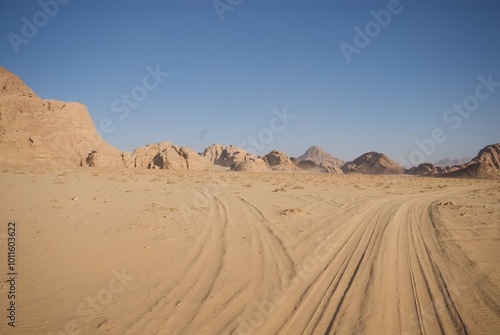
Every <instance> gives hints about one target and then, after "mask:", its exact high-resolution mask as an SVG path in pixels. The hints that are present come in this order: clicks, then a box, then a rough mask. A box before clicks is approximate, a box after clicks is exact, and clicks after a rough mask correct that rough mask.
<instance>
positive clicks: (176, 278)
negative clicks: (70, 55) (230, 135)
mask: <svg viewBox="0 0 500 335" xmlns="http://www.w3.org/2000/svg"><path fill="white" fill-rule="evenodd" d="M0 175H1V177H0V187H1V188H2V190H3V192H2V193H1V195H0V213H2V218H3V220H2V221H4V224H3V226H2V227H1V229H0V233H1V234H2V235H1V236H2V241H3V239H4V237H5V233H6V221H7V220H16V221H17V222H18V225H19V231H18V236H19V242H18V244H19V252H18V262H19V270H18V271H19V274H20V275H19V278H20V281H19V285H18V291H19V295H18V299H17V304H18V306H19V309H18V320H17V322H18V325H17V327H16V328H15V329H12V328H10V327H7V325H6V323H5V322H2V323H0V333H2V334H3V333H6V332H8V333H9V334H72V333H74V334H76V333H77V332H78V331H80V334H441V333H445V334H496V333H500V306H499V305H500V290H499V285H500V274H499V273H498V268H499V266H500V261H499V259H498V254H499V251H500V220H499V219H500V200H499V199H500V188H499V186H500V183H499V182H498V181H485V180H466V179H441V178H418V177H413V176H362V175H324V174H321V175H320V174H318V175H312V174H311V175H310V174H280V173H272V172H269V173H245V172H239V173H234V172H227V171H203V172H201V171H171V170H170V171H169V170H136V169H134V170H130V169H105V168H95V169H77V168H75V169H73V168H61V169H58V170H49V169H41V168H26V167H24V168H23V167H15V166H3V167H2V168H1V169H0ZM5 262H6V260H5V257H2V261H1V263H0V266H2V268H4V266H5ZM3 285H5V284H3ZM0 288H2V286H0ZM6 289H7V288H6V287H3V288H2V292H3V293H0V294H1V295H2V296H4V295H5V294H6ZM2 301H4V300H2ZM1 307H2V309H3V310H4V309H5V308H4V306H3V305H2V306H1ZM71 331H73V332H71ZM75 331H76V332H75Z"/></svg>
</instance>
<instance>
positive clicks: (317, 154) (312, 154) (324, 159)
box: [298, 146, 345, 174]
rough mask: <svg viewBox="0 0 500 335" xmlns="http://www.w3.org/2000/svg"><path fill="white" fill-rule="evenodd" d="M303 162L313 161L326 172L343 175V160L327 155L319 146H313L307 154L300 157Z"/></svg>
mask: <svg viewBox="0 0 500 335" xmlns="http://www.w3.org/2000/svg"><path fill="white" fill-rule="evenodd" d="M298 159H299V160H301V161H312V162H314V163H316V164H318V166H320V167H321V168H322V169H324V170H325V171H326V172H329V173H335V174H342V173H343V172H342V170H341V167H342V166H343V165H344V164H345V162H344V161H343V160H341V159H338V158H335V157H333V156H332V155H330V154H328V153H326V152H324V151H323V149H321V148H320V147H318V146H312V147H310V148H309V149H307V150H306V152H305V153H304V154H303V155H302V156H299V157H298Z"/></svg>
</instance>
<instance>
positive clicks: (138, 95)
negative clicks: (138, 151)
mask: <svg viewBox="0 0 500 335" xmlns="http://www.w3.org/2000/svg"><path fill="white" fill-rule="evenodd" d="M59 1H60V2H62V3H63V4H61V3H60V2H56V0H41V1H26V0H25V1H19V0H1V1H0V37H1V39H0V65H2V66H4V67H6V68H7V69H9V70H10V71H12V72H14V73H15V74H17V75H19V76H20V77H21V79H23V80H24V81H25V82H26V83H27V84H28V85H29V86H30V87H31V88H32V89H33V90H34V91H35V92H36V93H37V94H38V95H40V96H41V97H42V98H45V99H58V100H64V101H78V102H82V103H84V104H85V105H87V107H88V109H89V112H90V115H91V117H92V119H93V120H94V123H95V124H96V126H97V128H101V130H104V132H102V134H103V137H104V139H105V140H106V141H108V142H109V143H110V144H112V145H113V146H115V147H117V148H119V149H121V150H132V149H134V148H136V147H140V146H144V145H146V144H148V143H154V142H159V141H170V142H173V143H175V144H178V145H181V146H188V147H191V148H193V149H195V150H197V151H202V150H203V149H204V148H205V147H207V146H209V145H210V144H212V143H220V144H225V145H229V144H235V145H243V146H244V147H245V148H247V149H260V150H257V152H258V153H267V152H269V151H270V150H272V149H278V150H281V151H284V152H285V153H287V154H289V155H291V156H298V155H300V154H302V153H303V152H304V151H305V150H306V149H307V148H308V147H309V146H311V145H319V146H321V147H322V148H323V149H324V150H325V151H327V152H329V153H331V154H332V155H334V156H336V157H339V158H342V159H344V160H350V159H354V158H355V157H357V156H359V155H361V154H363V153H365V152H368V151H379V152H383V153H385V154H387V155H388V156H389V157H391V158H393V159H394V160H395V161H397V162H399V163H403V161H402V159H406V160H407V161H410V159H411V160H413V161H414V162H419V160H421V159H422V160H425V161H431V162H433V161H436V160H438V159H441V158H444V157H447V156H448V157H451V158H460V157H463V156H475V155H476V153H477V152H478V151H479V149H481V148H482V147H484V146H485V145H487V144H492V143H497V142H500V130H499V129H500V37H499V36H500V35H499V33H500V2H498V1H481V0H469V1H457V0H454V1H435V0H434V1H416V0H414V1H410V0H401V1H400V2H398V1H396V0H391V1H373V0H371V1H320V0H286V1H284V0H281V1H279V0H266V1H264V0H243V1H242V0H220V1H215V2H214V1H210V0H209V1H201V0H198V1H194V0H193V1H192V0H175V1H151V0H146V1H102V0H101V1H88V0H86V1H83V0H82V1H80V0H73V1H69V2H68V1H67V0H59ZM66 2H68V3H66ZM55 4H57V6H56V5H55ZM355 28H356V29H355ZM348 60H349V61H348ZM157 68H158V69H159V71H160V72H161V73H160V74H161V75H158V74H157V75H156V77H157V78H158V81H156V80H155V79H154V77H152V76H150V75H149V72H154V71H156V69H157ZM148 69H149V70H148ZM167 72H168V76H165V73H167ZM162 73H163V74H162ZM479 76H482V77H483V81H484V82H488V81H489V82H490V84H486V86H487V87H486V86H485V84H484V83H483V84H482V83H481V81H480V80H479V79H478V77H479ZM488 76H490V78H488ZM481 85H482V86H481ZM126 96H128V97H129V100H126V99H127V97H126ZM454 104H456V105H464V104H465V105H466V107H467V108H468V110H469V111H468V110H466V109H463V108H462V110H461V111H460V109H459V108H456V109H453V108H454V107H453V106H454ZM449 109H451V110H449ZM284 110H286V113H288V114H291V115H294V116H295V117H294V118H291V117H290V118H288V119H285V121H286V122H283V121H282V120H280V119H277V118H276V112H277V111H279V113H281V114H283V111H284ZM447 110H449V111H448V112H447ZM273 111H274V112H273ZM279 113H278V114H279ZM102 120H104V121H102ZM101 122H103V125H104V127H102V126H100V125H99V124H100V123H101ZM285 123H286V124H285ZM437 128H439V129H441V131H440V130H437V131H435V130H436V129H437ZM433 132H434V133H435V134H434V135H435V138H434V139H433V138H432V134H433ZM250 137H255V138H254V142H253V143H254V144H249V143H250V141H249V138H250ZM415 141H420V142H421V146H422V148H419V146H418V145H417V144H416V142H415ZM244 142H246V143H244ZM420 156H422V158H420Z"/></svg>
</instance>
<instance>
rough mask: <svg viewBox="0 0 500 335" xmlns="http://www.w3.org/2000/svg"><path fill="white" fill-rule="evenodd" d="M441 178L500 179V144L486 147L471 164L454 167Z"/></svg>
mask: <svg viewBox="0 0 500 335" xmlns="http://www.w3.org/2000/svg"><path fill="white" fill-rule="evenodd" d="M441 176H444V177H471V178H500V143H496V144H491V145H488V146H486V147H484V148H483V149H481V151H479V153H478V154H477V156H476V157H475V158H473V159H472V160H471V161H470V162H469V163H467V164H462V165H458V166H452V167H450V168H448V169H446V170H445V171H444V173H442V174H441Z"/></svg>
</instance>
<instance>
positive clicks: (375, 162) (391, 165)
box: [342, 152, 405, 174]
mask: <svg viewBox="0 0 500 335" xmlns="http://www.w3.org/2000/svg"><path fill="white" fill-rule="evenodd" d="M342 171H344V173H349V172H356V173H362V174H400V173H404V172H405V169H404V168H403V167H402V166H400V165H398V164H396V163H395V162H394V161H392V160H391V159H390V158H389V157H387V156H386V155H384V154H382V153H378V152H368V153H366V154H364V155H361V156H359V157H358V158H356V159H355V160H353V161H351V162H347V163H345V164H344V165H343V166H342Z"/></svg>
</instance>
